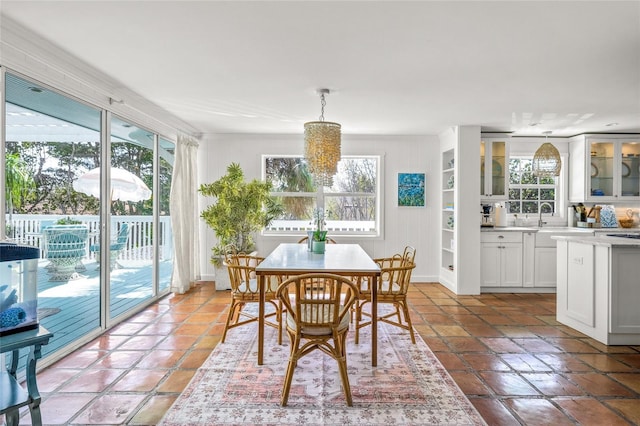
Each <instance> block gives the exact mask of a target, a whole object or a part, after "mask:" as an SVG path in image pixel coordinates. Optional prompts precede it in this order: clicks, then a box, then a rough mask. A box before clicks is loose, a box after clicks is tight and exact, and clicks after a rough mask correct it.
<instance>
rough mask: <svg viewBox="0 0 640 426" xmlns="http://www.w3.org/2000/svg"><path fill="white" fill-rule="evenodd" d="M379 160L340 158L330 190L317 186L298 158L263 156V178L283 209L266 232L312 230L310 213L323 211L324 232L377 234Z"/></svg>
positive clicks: (373, 157)
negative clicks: (317, 210)
mask: <svg viewBox="0 0 640 426" xmlns="http://www.w3.org/2000/svg"><path fill="white" fill-rule="evenodd" d="M379 161H380V159H379V157H377V156H362V157H343V158H342V159H341V160H340V162H339V163H338V172H337V173H336V175H335V176H334V179H333V185H332V186H331V187H323V186H317V185H316V184H315V182H314V181H313V176H311V174H310V173H309V170H308V169H307V165H306V162H305V161H304V159H303V158H302V157H299V156H295V157H282V156H280V157H277V156H266V157H265V159H264V162H265V179H266V180H268V181H271V183H272V184H273V188H274V192H273V193H272V195H273V196H274V197H277V198H278V200H279V201H280V202H281V203H282V205H284V206H285V213H284V215H283V216H282V217H281V218H279V220H276V221H274V222H273V223H272V225H271V226H270V228H269V229H268V231H273V232H286V231H306V230H312V229H313V224H312V218H313V211H314V209H316V208H322V209H324V212H325V220H326V223H327V225H326V229H327V230H328V231H329V232H331V233H332V234H334V235H335V234H336V233H345V234H368V235H370V234H377V233H378V232H379V218H378V211H379V205H378V203H379V197H378V187H379V182H378V180H379V176H378V174H379V173H378V169H379Z"/></svg>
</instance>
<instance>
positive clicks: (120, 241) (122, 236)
mask: <svg viewBox="0 0 640 426" xmlns="http://www.w3.org/2000/svg"><path fill="white" fill-rule="evenodd" d="M128 240H129V224H128V223H121V224H120V230H119V231H118V235H116V238H115V239H113V240H112V241H111V244H110V245H109V268H111V270H112V271H113V270H114V269H116V268H118V267H122V265H121V264H120V263H118V256H120V253H122V251H123V250H124V249H125V248H126V247H127V241H128ZM89 251H90V252H91V253H94V254H95V257H96V263H97V264H98V269H100V244H93V245H92V246H91V247H89Z"/></svg>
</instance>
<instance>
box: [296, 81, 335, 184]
mask: <svg viewBox="0 0 640 426" xmlns="http://www.w3.org/2000/svg"><path fill="white" fill-rule="evenodd" d="M318 94H319V95H320V106H321V109H320V120H319V121H309V122H308V123H304V157H305V159H306V160H307V167H308V168H309V172H310V173H311V174H312V175H313V177H314V180H315V182H316V184H317V185H323V186H332V185H333V176H334V175H335V174H336V173H337V171H338V161H340V124H338V123H332V122H330V121H324V107H325V105H326V104H327V103H326V101H325V99H324V96H325V95H328V94H329V89H318Z"/></svg>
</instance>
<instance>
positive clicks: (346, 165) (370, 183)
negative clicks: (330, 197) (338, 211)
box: [325, 158, 377, 194]
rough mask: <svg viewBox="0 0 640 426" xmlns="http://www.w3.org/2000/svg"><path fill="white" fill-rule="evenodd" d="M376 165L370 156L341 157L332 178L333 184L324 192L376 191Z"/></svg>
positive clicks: (373, 192)
mask: <svg viewBox="0 0 640 426" xmlns="http://www.w3.org/2000/svg"><path fill="white" fill-rule="evenodd" d="M376 174H377V166H376V161H375V159H372V158H349V159H342V160H340V162H339V163H338V173H337V174H336V175H335V176H334V178H333V186H332V187H331V188H325V192H366V193H370V194H375V192H376Z"/></svg>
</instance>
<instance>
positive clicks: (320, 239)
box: [311, 208, 327, 253]
mask: <svg viewBox="0 0 640 426" xmlns="http://www.w3.org/2000/svg"><path fill="white" fill-rule="evenodd" d="M313 220H314V222H315V226H316V229H315V230H314V231H313V237H312V242H311V251H312V252H313V253H324V250H325V244H326V242H327V231H325V230H324V225H325V221H324V210H322V209H321V208H317V209H315V210H314V211H313Z"/></svg>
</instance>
